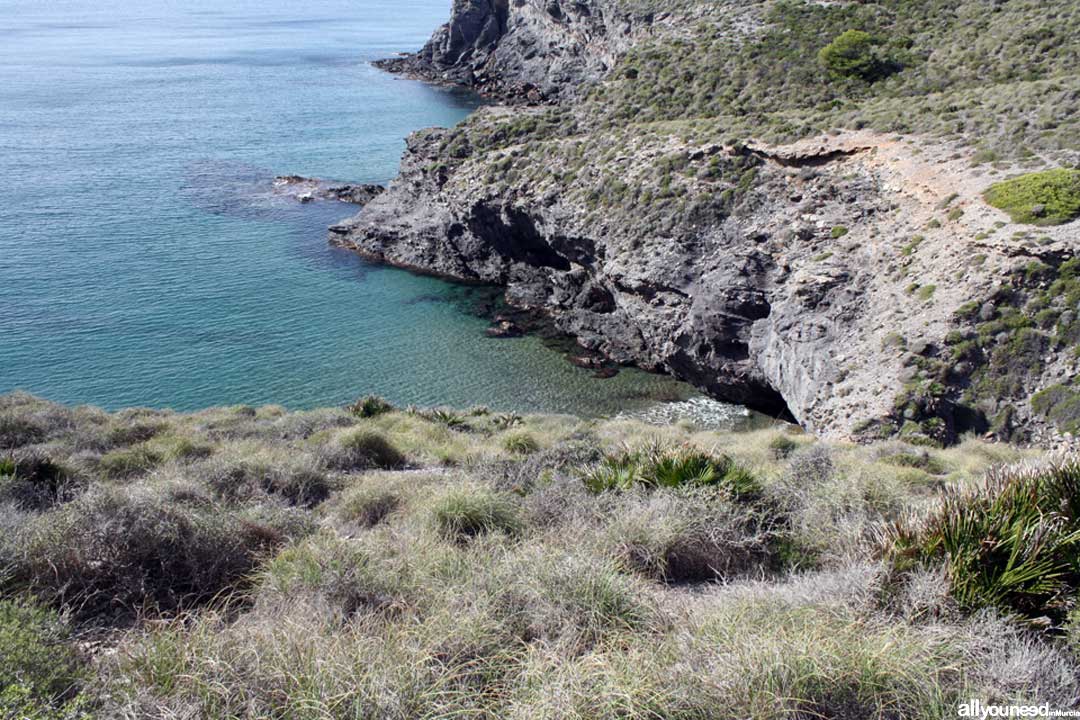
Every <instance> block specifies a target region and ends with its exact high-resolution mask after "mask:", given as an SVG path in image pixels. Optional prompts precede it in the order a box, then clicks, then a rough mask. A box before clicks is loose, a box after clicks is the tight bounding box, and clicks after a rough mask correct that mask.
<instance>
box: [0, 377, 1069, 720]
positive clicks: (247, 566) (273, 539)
mask: <svg viewBox="0 0 1080 720" xmlns="http://www.w3.org/2000/svg"><path fill="white" fill-rule="evenodd" d="M1021 461H1025V462H1027V463H1028V467H1029V468H1034V469H1025V470H1002V469H993V468H1001V467H1004V466H1013V465H1015V464H1016V463H1018V462H1021ZM1069 467H1071V466H1069V465H1068V464H1067V463H1065V464H1062V463H1060V462H1059V463H1058V464H1056V465H1046V464H1045V461H1044V460H1043V459H1041V458H1040V457H1039V456H1038V453H1035V452H1030V451H1021V450H1018V449H1016V448H1010V447H1007V446H1001V445H989V444H985V443H982V442H979V441H976V440H968V441H965V442H964V443H962V444H961V445H959V446H957V447H953V448H949V449H945V450H937V449H927V448H917V447H912V446H908V445H904V444H902V443H898V442H890V443H882V444H879V445H875V446H863V447H859V446H845V445H824V444H821V443H818V442H815V441H814V440H813V439H812V438H809V437H807V436H804V435H801V434H798V433H793V432H791V431H790V430H785V429H781V428H777V429H773V430H763V431H759V432H754V433H746V434H737V435H736V434H727V435H725V434H718V433H712V432H699V431H696V430H694V429H693V428H690V427H653V426H648V425H644V424H641V423H636V422H631V421H604V420H597V421H584V420H579V419H575V418H568V417H522V418H519V417H516V416H514V417H512V416H501V415H495V414H492V413H488V412H485V411H477V412H471V413H457V412H454V411H449V410H439V411H413V410H404V411H403V410H396V409H393V408H388V407H384V406H383V405H382V404H379V403H376V402H374V401H373V400H371V399H368V400H366V401H365V402H361V403H357V405H356V406H354V407H353V408H351V409H326V410H319V411H313V412H303V413H289V412H287V411H285V410H283V409H281V408H277V407H265V408H247V407H234V408H215V409H211V410H206V411H203V412H198V413H193V414H177V413H170V412H159V411H153V410H129V411H124V412H121V413H114V414H109V413H105V412H102V411H100V410H96V409H92V408H67V407H63V406H59V405H55V404H52V403H49V402H46V401H43V400H39V399H37V398H33V397H30V396H26V395H9V396H4V397H0V668H3V670H4V672H3V673H0V716H2V717H6V716H16V717H22V716H25V717H30V718H37V719H41V718H75V717H95V716H100V717H128V718H142V717H146V718H178V717H183V718H204V717H205V718H264V717H272V718H300V719H306V718H310V719H312V720H315V719H320V720H321V719H323V718H358V717H364V718H402V719H403V720H404V719H406V718H418V717H427V718H451V717H477V718H487V717H490V718H529V719H532V718H552V719H553V720H554V719H556V718H558V719H560V720H561V719H563V718H668V717H679V718H731V717H738V718H762V719H764V718H844V719H846V718H867V717H875V718H940V717H945V716H949V715H952V714H953V713H955V711H956V710H955V708H956V703H957V702H958V701H959V700H961V699H966V698H968V697H980V698H982V699H983V700H984V701H985V702H993V701H1008V700H1038V701H1040V702H1050V703H1052V704H1054V705H1055V706H1057V707H1070V706H1071V705H1072V704H1075V703H1076V702H1077V698H1078V697H1080V681H1078V677H1080V658H1078V653H1080V631H1078V630H1077V628H1078V627H1080V622H1078V621H1077V614H1076V613H1075V611H1074V609H1073V605H1074V604H1075V599H1076V593H1077V578H1076V576H1075V573H1074V572H1073V574H1070V572H1071V571H1069V568H1070V567H1075V565H1073V566H1069V565H1068V563H1069V562H1072V561H1073V560H1074V558H1073V556H1072V555H1071V554H1070V553H1071V552H1072V551H1071V549H1070V548H1071V547H1072V545H1070V543H1069V540H1068V539H1069V537H1071V535H1070V533H1072V532H1075V529H1074V528H1073V527H1072V525H1070V523H1072V522H1073V519H1074V516H1073V515H1072V514H1070V512H1066V511H1067V510H1069V507H1071V506H1069V507H1066V505H1063V504H1062V502H1061V501H1062V497H1063V495H1062V493H1064V492H1065V491H1066V490H1067V489H1068V488H1070V487H1072V486H1071V484H1070V483H1072V482H1073V481H1074V479H1075V478H1074V476H1073V475H1071V474H1069V473H1070V472H1072V471H1071V470H1068V468H1069ZM988 471H990V473H989V476H987V472H988ZM985 477H989V479H988V480H986V479H984V478H985ZM1032 488H1034V489H1035V490H1032ZM1032 492H1034V493H1035V494H1034V497H1035V500H1033V501H1031V502H1029V503H1026V504H1025V502H1023V501H1022V499H1023V498H1025V497H1029V496H1031V495H1032ZM1025 493H1027V494H1026V495H1025ZM1051 506H1052V507H1051ZM1036 511H1037V512H1036ZM1024 523H1028V525H1024ZM1021 526H1023V527H1030V528H1032V532H1036V533H1041V535H1039V537H1043V538H1047V540H1046V542H1044V543H1042V544H1039V543H1038V542H1034V541H1032V542H1028V543H1027V544H1024V543H1023V542H1021V541H1022V540H1023V533H1022V532H1021V537H1019V539H1018V537H1017V536H1016V535H1015V533H1014V534H1013V535H1009V534H1008V533H1007V532H1006V530H1007V529H1010V528H1013V529H1015V528H1018V527H1019V528H1020V530H1022V529H1023V527H1021ZM956 527H962V528H963V530H964V533H963V534H958V533H956V532H951V530H950V529H955V528H956ZM1020 530H1018V532H1020ZM945 535H947V536H948V537H950V538H954V539H953V540H950V542H955V543H958V545H957V546H956V548H954V549H951V550H943V547H944V545H943V544H942V541H940V540H939V538H940V537H941V536H945ZM956 538H960V539H959V540H957V539H956ZM1029 539H1030V538H1029ZM1009 542H1012V543H1014V544H1017V543H1019V544H1020V545H1021V546H1022V547H1021V549H1022V550H1023V551H1024V553H1025V554H1023V556H1022V559H1023V561H1024V563H1026V564H1025V565H1024V568H1026V569H1030V568H1032V567H1034V568H1035V569H1036V571H1040V570H1039V569H1040V568H1044V567H1045V568H1046V569H1045V573H1046V577H1042V578H1039V577H1035V578H1033V579H1032V578H1031V577H1030V574H1026V575H1024V578H1026V580H1025V581H1024V582H1027V583H1028V584H1024V582H1020V583H1019V584H1018V583H1017V582H1016V580H1015V577H1014V575H1012V574H1010V572H1011V571H1012V570H1013V569H1015V568H1014V566H1010V565H1009V559H1008V558H1009V557H1017V555H1016V554H1011V555H1010V554H1008V553H1006V554H1005V557H1004V559H1002V554H1001V553H996V552H991V551H989V550H987V548H990V547H991V546H994V547H998V546H1002V543H1009ZM994 543H997V545H994ZM950 547H951V546H950ZM961 551H962V552H961ZM980 552H982V553H983V554H982V555H980V554H979V553H980ZM1047 562H1049V563H1051V565H1049V566H1046V565H1045V563H1047ZM980 563H981V564H980ZM1040 563H1042V564H1040ZM1054 563H1057V564H1054ZM976 566H977V567H980V568H982V571H980V572H979V573H975V572H972V571H970V568H971V567H976ZM965 568H967V570H965ZM1062 568H1064V569H1062Z"/></svg>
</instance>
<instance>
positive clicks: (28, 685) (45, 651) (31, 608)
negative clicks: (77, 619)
mask: <svg viewBox="0 0 1080 720" xmlns="http://www.w3.org/2000/svg"><path fill="white" fill-rule="evenodd" d="M71 640H72V638H71V629H70V628H69V627H68V625H67V623H65V622H64V621H63V620H62V619H61V618H60V616H59V615H58V614H57V613H56V612H55V611H53V610H51V609H49V608H45V607H41V606H39V605H37V604H36V603H34V602H33V601H30V600H25V599H21V600H0V716H4V717H18V715H14V714H12V715H5V714H4V711H5V710H8V709H10V708H9V707H5V705H8V704H13V701H14V699H15V698H16V697H21V698H22V699H23V700H25V701H26V704H27V705H37V706H39V707H40V706H42V705H57V704H61V703H62V702H63V701H64V700H68V699H71V698H72V697H73V696H74V695H75V694H76V693H77V691H78V687H79V684H80V682H81V680H82V677H83V667H82V663H81V662H80V660H79V657H78V655H77V654H76V653H75V651H74V649H73V647H72V643H71Z"/></svg>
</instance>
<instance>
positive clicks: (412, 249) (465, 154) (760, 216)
mask: <svg viewBox="0 0 1080 720" xmlns="http://www.w3.org/2000/svg"><path fill="white" fill-rule="evenodd" d="M1078 5H1080V4H1078V3H1066V4H1065V5H1064V6H1062V7H1060V8H1058V9H1057V10H1056V11H1054V12H1055V13H1056V17H1055V18H1053V20H1054V22H1053V23H1050V22H1049V20H1050V19H1051V18H1048V17H1047V16H1048V14H1050V13H1049V11H1047V10H1046V8H1044V7H1040V5H1039V4H1038V3H1028V2H1008V3H1001V2H990V1H989V0H988V1H986V2H978V1H977V2H967V3H961V4H959V5H957V6H956V7H953V8H949V9H945V8H938V7H937V6H932V5H931V4H927V5H926V6H925V7H920V8H917V9H913V7H912V6H911V4H910V3H901V2H880V3H873V4H863V3H835V4H828V5H820V4H816V3H802V2H781V3H771V2H769V3H764V2H763V3H758V2H722V3H693V2H668V3H655V2H653V3H647V2H637V3H632V2H629V1H628V0H623V1H621V2H620V1H617V0H587V1H581V2H574V3H566V2H558V1H556V0H551V1H549V2H534V1H533V0H519V1H518V2H516V3H509V4H501V3H499V2H494V3H492V2H487V1H486V0H459V1H458V2H456V3H455V5H454V9H453V15H452V18H451V21H450V23H448V24H447V25H445V26H443V27H442V28H440V29H439V30H438V31H437V32H436V33H435V35H434V36H433V38H432V40H431V41H430V42H429V43H428V44H427V46H425V48H424V49H423V50H421V51H420V52H419V53H417V54H415V55H412V56H407V57H405V58H399V59H395V60H393V61H390V62H388V63H386V64H385V66H386V67H388V68H389V69H393V70H398V71H404V72H408V73H411V74H413V75H416V76H419V77H423V78H427V79H431V80H439V81H448V82H455V83H459V84H462V85H465V86H468V87H472V88H475V89H477V90H479V91H481V92H484V93H486V94H488V95H491V96H494V97H496V98H499V99H501V100H503V101H505V102H504V104H503V105H501V106H494V107H485V108H483V109H482V110H480V111H479V112H477V113H475V114H474V115H473V116H471V117H470V118H469V119H468V120H467V121H466V122H465V123H463V124H462V125H460V126H458V127H457V128H454V129H449V130H444V129H433V130H426V131H422V132H419V133H416V134H414V135H413V136H411V137H410V138H409V139H408V143H407V151H406V153H405V156H404V158H403V161H402V166H401V174H400V176H399V177H398V178H397V179H396V180H395V181H394V182H393V183H392V184H391V186H390V188H389V189H388V191H387V192H386V193H384V194H383V195H381V196H380V197H378V198H376V199H375V200H373V201H372V202H371V204H370V205H368V206H367V207H366V208H365V210H364V211H363V212H362V213H361V214H360V215H358V216H357V217H355V218H353V219H352V220H350V221H348V222H345V223H342V224H341V225H338V226H335V227H334V228H332V229H331V238H332V241H333V242H335V243H338V244H341V245H343V246H346V247H350V248H353V249H355V250H356V251H358V252H360V253H361V254H363V255H364V256H366V257H368V258H371V259H374V260H378V261H381V262H387V263H391V264H394V265H398V266H401V267H407V268H412V269H416V270H420V271H424V272H431V273H436V274H439V275H443V276H446V277H451V278H458V279H466V280H472V281H482V282H488V283H495V284H500V285H504V286H506V288H507V298H508V300H509V301H510V302H512V303H514V304H516V305H519V306H523V307H532V308H537V309H541V310H543V311H545V312H547V313H549V314H550V315H551V317H552V318H553V319H554V321H555V323H556V324H557V325H558V326H559V327H560V328H561V329H563V330H565V331H567V332H569V333H571V334H573V335H574V336H576V337H577V338H578V341H579V342H580V343H581V344H582V345H584V346H586V347H589V348H592V349H595V350H598V351H600V352H603V353H604V354H606V355H608V356H609V357H611V358H612V359H614V360H617V361H619V362H624V363H633V364H637V365H639V366H642V367H645V368H649V369H656V370H661V371H665V372H670V373H672V374H674V375H676V376H678V377H680V378H683V379H686V380H688V381H690V382H692V383H693V384H695V385H697V386H698V387H700V388H702V389H704V390H706V391H708V392H709V393H711V394H713V395H715V396H717V397H721V398H724V399H728V400H732V401H735V402H740V403H744V404H746V405H749V406H751V407H754V408H757V409H760V410H763V411H765V412H770V413H774V414H780V413H789V414H790V415H791V416H792V417H794V418H795V419H796V420H798V421H799V422H800V423H801V424H803V425H804V426H805V427H807V428H808V429H809V430H811V431H813V432H815V433H818V434H820V435H824V436H829V437H834V438H855V439H860V438H872V437H882V436H889V435H895V434H901V435H903V436H905V437H907V438H908V439H911V440H915V441H924V442H933V443H941V442H950V441H952V440H954V439H955V438H956V437H958V435H959V434H961V433H964V432H980V433H983V432H993V433H994V434H996V435H998V436H999V437H1010V438H1013V439H1023V440H1032V441H1039V442H1044V443H1049V444H1063V443H1064V444H1067V443H1069V442H1070V438H1071V437H1072V436H1073V435H1074V434H1076V433H1077V430H1078V429H1080V427H1078V424H1080V386H1078V384H1077V381H1076V378H1077V376H1078V374H1080V372H1078V370H1080V367H1078V361H1077V352H1076V348H1077V344H1078V341H1080V321H1078V320H1077V316H1078V314H1080V267H1078V261H1077V260H1075V259H1074V255H1075V252H1076V250H1077V248H1078V247H1080V223H1078V222H1076V221H1075V219H1074V218H1075V215H1076V214H1080V201H1078V204H1077V205H1076V208H1075V214H1073V213H1072V212H1071V211H1069V210H1068V209H1067V208H1066V210H1065V211H1064V214H1060V215H1055V214H1054V213H1055V212H1057V210H1056V207H1057V206H1056V205H1055V206H1054V207H1053V208H1052V207H1051V206H1050V205H1047V203H1046V202H1040V200H1042V199H1043V196H1040V195H1038V192H1043V193H1044V195H1045V197H1047V198H1059V197H1060V198H1065V199H1066V202H1065V206H1068V207H1072V206H1071V205H1069V200H1068V198H1069V197H1071V195H1070V193H1072V192H1073V190H1074V189H1075V190H1076V192H1077V193H1080V178H1078V177H1077V175H1075V174H1072V173H1075V171H1073V170H1072V169H1071V168H1073V167H1074V166H1075V165H1076V163H1077V161H1078V159H1080V153H1078V150H1080V124H1078V121H1077V118H1078V117H1080V113H1078V112H1077V110H1080V82H1078V78H1077V76H1076V74H1075V70H1074V68H1075V67H1077V64H1076V61H1077V60H1078V59H1080V58H1078V57H1077V53H1078V50H1077V48H1076V46H1075V43H1072V42H1069V41H1068V40H1067V37H1068V34H1069V33H1071V32H1072V31H1074V30H1076V29H1080V10H1078V9H1077V7H1078ZM1016 27H1029V28H1030V27H1038V28H1040V30H1039V32H1029V33H1019V34H1018V33H1016V32H1014V30H1015V28H1016ZM1061 33H1065V35H1061ZM1059 35H1061V37H1060V38H1059V37H1058V36H1059ZM962 50H966V51H962ZM1017 176H1019V177H1021V178H1022V183H1026V184H1025V185H1024V187H1025V188H1026V187H1028V186H1031V187H1035V188H1041V187H1043V186H1044V185H1046V184H1047V183H1050V185H1054V183H1057V185H1054V187H1055V188H1057V189H1054V190H1052V191H1049V190H1043V191H1039V190H1036V191H1034V192H1036V195H1035V196H1033V197H1034V200H1032V199H1030V198H1028V200H1027V201H1026V202H1027V203H1028V206H1029V207H1028V209H1031V208H1034V211H1035V214H1034V215H1031V214H1027V215H1025V214H1024V213H1022V212H1020V213H1018V212H1016V208H1015V207H1012V206H1009V205H1008V203H1007V202H1004V201H1002V200H1000V197H1001V192H1003V191H999V189H1000V187H1002V186H1003V184H1004V183H1006V181H1008V180H1009V179H1011V178H1014V177H1017ZM1049 179H1053V182H1051V181H1050V180H1049ZM1044 180H1046V182H1044ZM1005 187H1006V188H1007V189H1008V188H1011V187H1012V186H1011V185H1007V184H1005ZM1048 187H1049V186H1048ZM995 193H996V194H995ZM1025 197H1026V196H1025ZM1077 197H1078V198H1080V194H1078V195H1077ZM1050 202H1051V203H1053V202H1054V201H1050ZM994 205H998V206H1000V207H995V206H994ZM1063 207H1064V206H1063Z"/></svg>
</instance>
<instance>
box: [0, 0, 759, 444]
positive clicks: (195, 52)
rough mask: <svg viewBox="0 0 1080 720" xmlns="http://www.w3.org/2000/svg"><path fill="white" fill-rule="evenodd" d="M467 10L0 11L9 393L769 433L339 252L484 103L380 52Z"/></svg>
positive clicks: (139, 6) (0, 337) (411, 6)
mask: <svg viewBox="0 0 1080 720" xmlns="http://www.w3.org/2000/svg"><path fill="white" fill-rule="evenodd" d="M449 5H450V3H449V0H349V1H344V0H318V2H306V3H299V2H290V1H287V0H258V2H252V1H249V0H183V1H182V2H181V1H179V0H176V1H166V0H139V1H138V2H131V0H123V1H119V0H0V393H2V392H10V391H14V390H24V391H27V392H31V393H34V394H37V395H41V396H44V397H46V398H49V399H52V400H55V401H58V402H64V403H71V404H83V403H86V404H94V405H98V406H102V407H105V408H107V409H116V408H121V407H129V406H149V407H161V408H173V409H176V410H193V409H198V408H202V407H208V406H216V405H234V404H248V405H260V404H266V403H275V404H281V405H285V406H287V407H289V408H292V409H305V408H312V407H318V406H325V405H336V404H342V403H347V402H349V401H350V400H353V399H355V398H356V397H358V396H361V395H366V394H376V395H380V396H383V397H384V398H386V399H387V400H389V401H390V402H392V403H395V404H397V405H409V404H417V405H426V406H449V407H455V408H468V407H474V406H487V407H490V408H492V409H493V410H502V411H515V412H560V413H573V414H578V415H582V416H587V417H594V416H611V415H631V416H633V415H639V416H641V417H645V418H649V417H659V418H663V419H664V421H665V422H666V421H670V420H672V419H677V418H679V417H680V416H681V415H682V414H683V411H684V410H685V415H686V416H687V417H688V418H689V419H690V420H692V421H693V422H695V423H697V424H700V425H708V426H714V427H741V426H746V425H752V424H756V423H758V422H759V421H760V418H755V416H753V415H752V414H751V413H748V412H747V411H746V410H745V409H744V408H741V407H738V406H733V405H728V404H725V403H719V402H716V401H713V400H708V399H706V398H703V397H701V395H700V394H699V393H697V392H695V391H694V390H693V389H692V388H690V387H689V386H687V385H685V384H683V383H680V382H677V381H675V380H673V379H671V378H669V377H666V376H663V375H658V374H651V373H647V372H643V371H641V370H637V369H633V368H630V369H625V370H623V371H621V372H619V373H618V375H616V376H615V377H613V378H599V377H596V375H595V373H593V372H591V371H589V370H587V369H583V368H579V367H576V366H574V365H573V364H571V363H570V362H568V360H567V356H566V353H565V352H564V351H563V348H561V347H560V346H559V343H553V342H551V341H550V340H546V339H544V338H541V337H538V336H527V337H521V338H512V339H506V338H490V337H487V336H486V335H485V332H484V331H485V329H486V328H487V327H488V320H487V319H485V317H484V311H485V309H486V308H490V304H491V300H492V298H493V297H494V296H495V294H496V293H494V292H493V291H492V290H491V289H489V288H477V287H470V286H463V285H456V284H452V283H449V282H445V281H442V280H438V279H435V278H431V277H421V276H417V275H413V274H409V273H407V272H404V271H401V270H396V269H391V268H386V267H379V266H376V265H372V264H370V263H368V262H366V261H364V260H362V259H360V258H359V257H357V256H356V255H354V254H352V253H349V252H346V251H343V250H339V249H335V248H333V247H331V246H329V245H328V243H327V232H326V228H327V226H328V225H330V224H332V223H334V222H337V221H339V220H341V219H343V218H345V217H348V216H350V215H352V214H354V213H355V212H357V208H356V207H355V206H351V205H347V204H345V203H341V202H338V201H318V202H311V203H304V204H302V203H299V202H296V201H295V199H292V198H288V197H283V196H281V195H279V194H277V193H275V192H274V191H273V185H272V181H273V178H274V177H275V176H277V175H285V174H297V175H304V176H310V177H317V178H324V179H328V180H335V181H348V182H359V183H387V182H389V181H390V180H391V179H392V178H393V177H394V175H395V174H396V172H397V168H398V163H399V160H400V156H401V153H402V151H403V149H404V138H405V137H406V136H407V135H408V134H409V133H410V132H412V131H415V130H418V129H421V128H425V127H429V126H444V127H446V126H453V125H454V124H456V123H458V122H460V121H461V120H462V119H463V118H465V117H466V116H467V115H468V114H469V113H470V112H471V111H473V110H474V109H475V108H476V107H477V106H478V104H479V102H480V101H479V100H478V99H477V98H476V97H474V96H472V95H470V94H468V93H465V92H462V91H460V90H454V89H449V88H445V87H436V86H431V85H427V84H424V83H420V82H417V81H413V80H409V79H405V78H401V77H396V76H392V75H389V74H387V73H384V72H382V71H380V70H378V69H376V68H374V67H373V66H372V65H371V61H372V60H375V59H378V58H383V57H388V56H391V55H393V54H395V53H398V52H402V51H408V50H414V49H417V48H419V47H420V46H421V45H422V44H423V43H424V41H425V40H426V38H427V37H428V35H429V34H430V33H431V31H432V30H433V29H434V28H435V27H437V26H438V25H439V24H440V23H442V22H445V20H446V18H447V17H448V14H449V10H450V8H449Z"/></svg>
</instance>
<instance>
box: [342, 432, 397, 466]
mask: <svg viewBox="0 0 1080 720" xmlns="http://www.w3.org/2000/svg"><path fill="white" fill-rule="evenodd" d="M323 460H324V462H325V464H326V465H327V466H328V467H329V468H331V469H334V470H345V471H350V470H362V469H365V468H381V469H384V470H387V469H392V468H400V467H404V466H405V465H406V464H407V463H408V458H406V457H405V454H404V453H403V452H401V450H399V449H398V448H397V446H396V445H394V443H392V442H390V441H389V440H388V439H387V438H386V436H384V435H382V434H381V433H378V432H376V431H374V430H368V429H366V428H349V429H347V430H343V431H341V432H340V433H339V434H338V435H337V436H336V437H335V438H334V440H333V441H332V442H331V443H330V445H329V446H328V447H326V448H324V450H323Z"/></svg>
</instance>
